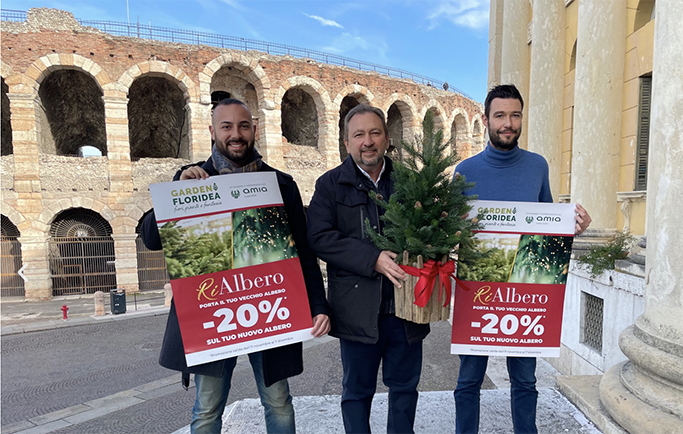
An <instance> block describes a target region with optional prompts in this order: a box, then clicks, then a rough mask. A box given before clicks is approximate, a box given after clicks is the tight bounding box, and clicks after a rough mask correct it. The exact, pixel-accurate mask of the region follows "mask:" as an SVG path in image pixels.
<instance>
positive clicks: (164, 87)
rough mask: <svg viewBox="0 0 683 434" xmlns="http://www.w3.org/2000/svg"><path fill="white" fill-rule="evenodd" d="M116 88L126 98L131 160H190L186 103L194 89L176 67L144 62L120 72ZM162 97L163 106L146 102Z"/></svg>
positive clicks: (187, 106) (156, 62)
mask: <svg viewBox="0 0 683 434" xmlns="http://www.w3.org/2000/svg"><path fill="white" fill-rule="evenodd" d="M119 85H120V86H121V87H122V88H124V90H125V92H126V94H127V95H128V105H127V110H128V137H129V143H130V156H131V159H132V160H137V159H140V158H146V157H154V158H167V157H170V158H185V159H189V158H190V128H191V125H190V120H191V117H192V114H191V112H190V106H189V104H190V102H191V100H192V99H193V98H194V97H195V96H196V86H195V85H194V83H193V82H192V80H190V79H189V77H188V76H187V75H186V74H185V72H183V71H182V70H181V69H180V68H178V67H175V66H173V65H171V64H169V63H166V62H160V61H148V62H144V63H142V64H140V65H136V66H135V67H133V68H130V69H129V70H128V71H126V72H124V73H123V74H122V75H121V78H120V79H119ZM148 95H157V96H159V95H163V98H166V99H167V102H168V103H167V104H158V103H157V102H156V101H152V100H149V99H148V98H147V96H148Z"/></svg>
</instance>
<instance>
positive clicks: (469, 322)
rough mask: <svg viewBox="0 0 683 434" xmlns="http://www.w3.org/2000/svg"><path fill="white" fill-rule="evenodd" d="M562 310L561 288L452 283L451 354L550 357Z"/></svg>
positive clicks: (557, 338) (556, 341) (557, 339)
mask: <svg viewBox="0 0 683 434" xmlns="http://www.w3.org/2000/svg"><path fill="white" fill-rule="evenodd" d="M563 306H564V285H551V284H534V283H514V284H511V283H501V282H467V281H462V280H456V289H455V304H454V307H453V312H454V319H453V338H452V342H451V344H452V348H451V353H455V354H482V353H485V354H487V355H499V354H500V355H507V356H510V355H518V356H539V357H541V356H543V357H553V356H554V355H555V354H556V352H557V351H559V347H560V334H561V331H562V309H563ZM455 316H457V321H456V318H455ZM556 349H557V351H556Z"/></svg>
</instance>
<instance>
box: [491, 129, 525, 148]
mask: <svg viewBox="0 0 683 434" xmlns="http://www.w3.org/2000/svg"><path fill="white" fill-rule="evenodd" d="M508 131H509V132H512V133H515V130H512V129H507V130H503V131H502V132H503V133H505V132H508ZM520 135H522V131H521V128H520V129H519V130H518V131H517V134H515V135H514V136H513V137H512V138H511V139H510V140H509V141H508V140H505V139H503V138H502V137H501V135H500V134H499V133H498V132H497V131H496V132H494V131H493V130H489V140H491V144H492V145H493V147H494V148H496V149H499V150H501V151H510V150H512V149H514V148H515V146H517V144H518V140H519V136H520Z"/></svg>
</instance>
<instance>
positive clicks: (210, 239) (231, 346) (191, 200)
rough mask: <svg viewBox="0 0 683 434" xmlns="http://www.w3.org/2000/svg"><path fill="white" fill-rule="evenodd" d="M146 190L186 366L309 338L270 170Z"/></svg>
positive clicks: (300, 284)
mask: <svg viewBox="0 0 683 434" xmlns="http://www.w3.org/2000/svg"><path fill="white" fill-rule="evenodd" d="M149 189H150V192H151V194H152V202H153V203H154V213H155V216H156V219H157V224H158V226H159V234H160V235H161V240H162V244H163V248H164V256H165V259H166V267H167V269H168V273H169V276H170V278H171V286H172V288H173V298H174V300H175V307H176V311H177V314H178V321H179V323H180V331H181V334H182V339H183V345H184V347H185V358H186V360H187V365H188V366H194V365H200V364H203V363H208V362H212V361H215V360H220V359H225V358H229V357H235V356H237V355H240V354H247V353H252V352H255V351H261V350H264V349H267V348H273V347H278V346H283V345H289V344H292V343H295V342H301V341H304V340H307V339H311V338H312V337H313V336H312V335H311V329H312V327H313V324H312V320H311V313H310V309H309V306H308V297H307V294H306V286H305V283H304V278H303V274H302V272H301V265H300V263H299V257H298V255H297V251H296V246H295V244H294V240H293V239H292V234H291V231H290V229H289V224H288V222H287V217H286V215H285V211H284V206H283V203H282V197H281V195H280V189H279V188H278V183H277V178H276V175H275V173H274V172H253V173H240V174H230V175H223V176H212V177H210V178H207V179H205V180H187V181H176V182H168V183H162V184H154V185H150V187H149Z"/></svg>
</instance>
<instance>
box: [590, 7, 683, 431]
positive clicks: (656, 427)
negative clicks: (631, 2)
mask: <svg viewBox="0 0 683 434" xmlns="http://www.w3.org/2000/svg"><path fill="white" fill-rule="evenodd" d="M681 16H683V3H682V2H680V1H679V0H658V1H657V17H656V18H655V35H654V57H653V71H652V110H651V115H652V117H651V125H650V138H651V140H650V154H649V155H650V161H648V178H649V181H650V182H648V191H647V198H648V200H647V215H648V218H647V221H648V223H647V228H646V230H647V238H648V239H647V247H648V248H647V263H646V269H645V313H644V314H643V315H641V316H640V317H638V319H637V320H636V322H635V324H634V325H632V326H631V327H629V328H627V329H626V330H625V331H624V332H623V333H622V334H621V337H620V342H619V344H620V346H621V349H622V351H623V352H624V354H625V355H626V357H628V359H629V360H628V361H626V362H624V363H621V364H618V365H616V366H614V367H612V368H611V369H610V370H609V371H608V372H607V373H606V374H605V375H604V376H603V378H602V381H601V383H600V400H601V402H602V404H603V405H604V406H605V408H606V409H607V411H608V412H609V414H610V415H611V416H612V418H613V419H614V420H616V421H617V423H619V425H621V426H622V427H623V428H624V429H626V430H627V431H628V432H632V433H646V432H647V433H680V432H681V431H682V430H683V428H682V427H683V315H681V312H683V268H681V264H683V249H682V248H681V245H683V228H682V227H681V218H680V216H681V214H683V202H681V198H682V197H683V178H681V175H680V167H681V166H682V165H683V137H681V133H680V126H679V125H680V119H681V117H683V105H681V101H680V98H681V93H683V87H682V86H681V83H683V70H681V68H680V65H681V64H683V50H682V49H681V47H680V44H679V43H678V42H677V41H681V40H683V27H682V26H681V25H680V17H681Z"/></svg>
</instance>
